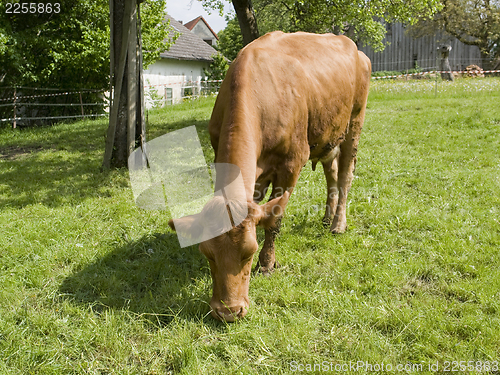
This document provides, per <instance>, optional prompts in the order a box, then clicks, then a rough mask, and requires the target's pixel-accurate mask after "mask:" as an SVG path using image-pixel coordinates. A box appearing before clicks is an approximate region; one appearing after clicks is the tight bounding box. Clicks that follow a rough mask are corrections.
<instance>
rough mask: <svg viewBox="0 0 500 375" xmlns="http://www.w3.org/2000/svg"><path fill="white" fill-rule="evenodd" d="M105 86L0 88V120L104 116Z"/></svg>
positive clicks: (31, 122)
mask: <svg viewBox="0 0 500 375" xmlns="http://www.w3.org/2000/svg"><path fill="white" fill-rule="evenodd" d="M108 105H109V101H108V99H107V98H106V96H105V93H104V90H95V89H78V90H61V89H54V88H39V87H2V88H0V124H2V123H11V124H12V127H13V128H16V127H18V126H35V125H46V124H51V123H54V122H58V121H61V120H66V119H85V118H96V117H100V116H105V115H106V113H105V111H106V108H107V106H108Z"/></svg>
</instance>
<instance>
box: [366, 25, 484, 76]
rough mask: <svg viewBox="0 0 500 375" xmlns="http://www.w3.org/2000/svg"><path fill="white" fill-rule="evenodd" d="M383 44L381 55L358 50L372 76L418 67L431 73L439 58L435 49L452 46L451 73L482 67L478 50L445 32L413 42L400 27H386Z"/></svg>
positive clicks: (413, 39)
mask: <svg viewBox="0 0 500 375" xmlns="http://www.w3.org/2000/svg"><path fill="white" fill-rule="evenodd" d="M386 30H387V34H386V37H385V40H384V43H386V42H389V45H387V46H386V47H385V49H384V50H383V51H382V52H375V51H374V50H373V49H372V48H371V47H369V46H364V47H360V50H361V51H363V52H364V53H365V54H366V55H367V56H368V57H369V58H370V60H371V61H372V70H373V71H374V72H376V71H381V70H386V71H404V70H407V69H414V68H416V67H420V68H422V69H424V70H432V69H435V68H436V67H438V66H439V59H440V56H441V54H440V53H439V52H438V47H440V46H442V45H448V46H451V51H450V56H449V61H450V66H451V69H452V70H464V69H465V68H466V67H467V66H469V65H471V64H476V65H479V66H482V64H481V52H480V51H479V48H478V47H477V46H471V45H466V44H464V43H462V42H460V41H459V40H458V39H456V38H455V37H452V36H451V35H448V34H446V33H445V32H439V33H436V34H435V35H433V36H424V37H421V38H412V37H411V36H409V35H407V33H406V32H405V27H404V26H403V24H401V23H394V24H387V25H386Z"/></svg>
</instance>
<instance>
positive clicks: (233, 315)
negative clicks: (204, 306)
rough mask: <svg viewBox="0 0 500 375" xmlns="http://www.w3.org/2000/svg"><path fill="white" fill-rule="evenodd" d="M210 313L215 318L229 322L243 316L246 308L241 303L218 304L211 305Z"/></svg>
mask: <svg viewBox="0 0 500 375" xmlns="http://www.w3.org/2000/svg"><path fill="white" fill-rule="evenodd" d="M211 314H212V316H213V317H214V318H215V319H218V320H222V321H225V322H229V323H231V322H234V321H235V320H237V319H240V318H243V317H244V316H245V315H246V314H247V309H246V307H245V306H243V305H241V306H233V307H226V306H219V307H212V311H211Z"/></svg>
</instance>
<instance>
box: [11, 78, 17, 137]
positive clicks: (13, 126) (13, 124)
mask: <svg viewBox="0 0 500 375" xmlns="http://www.w3.org/2000/svg"><path fill="white" fill-rule="evenodd" d="M16 99H17V97H16V88H15V87H14V121H13V122H12V129H15V128H16V126H17V123H16Z"/></svg>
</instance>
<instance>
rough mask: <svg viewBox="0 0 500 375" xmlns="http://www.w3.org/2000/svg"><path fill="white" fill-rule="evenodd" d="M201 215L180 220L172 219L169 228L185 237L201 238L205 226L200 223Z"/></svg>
mask: <svg viewBox="0 0 500 375" xmlns="http://www.w3.org/2000/svg"><path fill="white" fill-rule="evenodd" d="M199 216H200V214H196V215H190V216H184V217H181V218H180V219H175V220H174V219H170V220H169V221H168V226H169V227H170V228H172V229H173V230H175V231H176V232H179V233H180V234H181V235H183V236H188V237H199V236H200V235H201V233H202V232H203V226H202V225H201V223H200V218H199Z"/></svg>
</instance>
